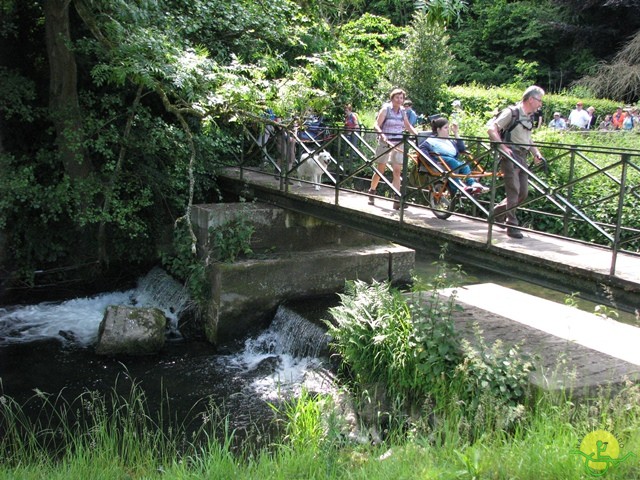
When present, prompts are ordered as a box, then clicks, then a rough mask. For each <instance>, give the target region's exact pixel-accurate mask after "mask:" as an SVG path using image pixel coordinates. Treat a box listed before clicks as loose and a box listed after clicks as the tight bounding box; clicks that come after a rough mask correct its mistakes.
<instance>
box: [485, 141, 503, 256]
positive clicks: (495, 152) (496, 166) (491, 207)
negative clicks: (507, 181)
mask: <svg viewBox="0 0 640 480" xmlns="http://www.w3.org/2000/svg"><path fill="white" fill-rule="evenodd" d="M499 168H500V152H499V151H498V148H497V147H495V146H494V147H493V170H492V171H493V175H491V195H490V198H489V218H488V219H487V220H488V222H487V223H488V226H489V228H488V230H487V246H490V245H491V237H492V236H493V223H494V221H495V218H494V217H493V210H494V208H495V206H496V178H497V177H498V170H499Z"/></svg>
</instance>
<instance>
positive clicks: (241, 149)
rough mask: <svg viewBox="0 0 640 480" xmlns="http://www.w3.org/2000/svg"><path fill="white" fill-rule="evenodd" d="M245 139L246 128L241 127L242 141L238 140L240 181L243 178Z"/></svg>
mask: <svg viewBox="0 0 640 480" xmlns="http://www.w3.org/2000/svg"><path fill="white" fill-rule="evenodd" d="M246 137H247V127H246V126H244V125H243V126H242V139H241V140H240V145H241V147H240V180H242V179H243V177H244V141H245V139H246Z"/></svg>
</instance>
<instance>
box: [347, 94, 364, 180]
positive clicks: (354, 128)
mask: <svg viewBox="0 0 640 480" xmlns="http://www.w3.org/2000/svg"><path fill="white" fill-rule="evenodd" d="M344 130H345V137H346V138H347V140H348V141H349V143H351V144H352V145H353V147H354V148H358V131H359V130H360V119H359V118H358V114H357V113H356V112H354V111H353V107H352V106H351V104H350V103H348V104H346V105H345V106H344ZM354 156H355V155H353V154H352V153H351V147H349V146H346V147H345V154H344V164H345V165H344V168H345V170H346V172H347V173H350V172H351V163H352V161H351V160H352V158H353V157H354Z"/></svg>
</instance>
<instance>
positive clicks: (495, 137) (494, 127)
mask: <svg viewBox="0 0 640 480" xmlns="http://www.w3.org/2000/svg"><path fill="white" fill-rule="evenodd" d="M487 134H488V135H489V140H491V141H492V142H495V143H497V144H498V150H500V151H501V152H503V153H505V154H507V155H511V154H512V152H511V149H510V148H509V146H508V145H506V144H504V143H502V139H501V138H500V127H499V126H498V122H497V121H496V122H493V123H492V124H491V127H489V129H488V130H487Z"/></svg>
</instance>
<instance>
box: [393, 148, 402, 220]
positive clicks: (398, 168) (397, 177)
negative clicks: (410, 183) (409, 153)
mask: <svg viewBox="0 0 640 480" xmlns="http://www.w3.org/2000/svg"><path fill="white" fill-rule="evenodd" d="M390 161H391V168H392V169H393V180H392V182H391V184H392V185H393V187H394V188H395V189H396V190H397V191H398V192H399V191H400V188H401V184H402V165H403V162H404V150H403V148H402V145H398V147H396V149H394V150H393V153H391V156H390ZM394 196H395V201H394V202H393V208H394V209H395V210H400V196H399V195H397V194H395V195H394Z"/></svg>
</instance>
